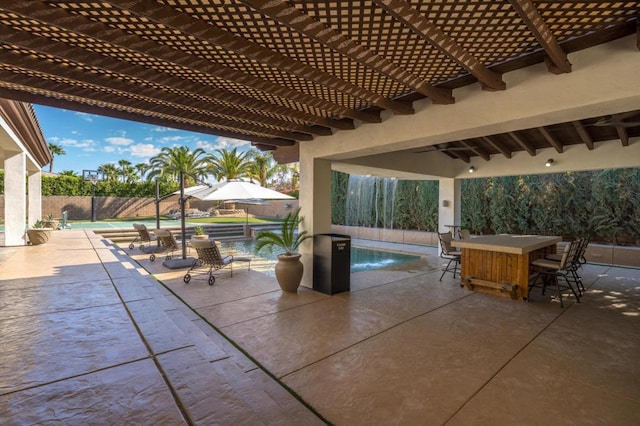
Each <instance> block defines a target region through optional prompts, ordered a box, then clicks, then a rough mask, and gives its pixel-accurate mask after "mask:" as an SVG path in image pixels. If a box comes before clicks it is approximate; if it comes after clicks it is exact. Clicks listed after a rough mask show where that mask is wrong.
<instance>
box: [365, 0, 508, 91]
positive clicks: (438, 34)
mask: <svg viewBox="0 0 640 426" xmlns="http://www.w3.org/2000/svg"><path fill="white" fill-rule="evenodd" d="M374 1H375V3H377V4H378V5H380V7H382V8H383V9H385V10H386V11H387V12H389V13H390V14H391V15H393V16H394V17H395V18H396V19H398V20H399V21H400V22H402V23H404V24H405V25H406V26H407V27H409V28H411V30H413V31H414V32H415V33H416V34H417V35H418V36H420V37H421V38H422V39H424V40H425V41H427V42H428V43H430V44H432V45H433V46H435V47H436V48H437V49H438V50H440V51H441V52H442V53H444V54H445V55H447V56H448V57H449V58H451V59H453V60H454V61H456V62H457V63H458V64H460V65H461V66H462V67H463V68H465V69H466V70H467V71H468V72H469V73H471V74H472V75H473V76H474V77H476V78H477V79H478V81H479V82H480V83H481V84H482V86H483V88H486V89H488V90H504V89H505V88H506V87H507V86H506V84H505V82H504V81H503V80H502V76H500V75H499V74H497V73H495V72H493V71H491V70H489V69H488V68H487V67H485V66H484V64H483V63H482V62H480V61H479V60H478V59H477V58H476V57H475V56H474V55H473V54H471V53H470V52H469V51H468V50H466V49H465V48H464V47H462V46H461V45H460V44H458V43H457V42H456V41H455V40H454V39H453V38H451V37H449V36H448V35H447V34H445V33H444V32H442V31H441V30H440V28H438V26H437V25H435V24H434V23H432V22H431V21H429V20H428V19H427V18H426V17H425V16H424V15H422V14H421V13H420V12H419V11H417V10H416V9H414V8H413V7H412V6H411V5H410V4H409V3H407V2H406V1H405V0H374Z"/></svg>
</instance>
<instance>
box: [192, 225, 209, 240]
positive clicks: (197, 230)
mask: <svg viewBox="0 0 640 426" xmlns="http://www.w3.org/2000/svg"><path fill="white" fill-rule="evenodd" d="M191 239H193V240H208V239H209V236H208V235H207V234H205V233H204V227H203V226H202V225H196V226H195V227H194V228H193V235H191Z"/></svg>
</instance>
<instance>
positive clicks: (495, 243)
mask: <svg viewBox="0 0 640 426" xmlns="http://www.w3.org/2000/svg"><path fill="white" fill-rule="evenodd" d="M560 241H562V237H559V236H543V235H512V234H499V235H485V236H480V237H476V238H470V239H466V240H454V241H452V243H451V245H453V246H454V247H458V248H460V249H462V258H461V261H460V269H461V274H460V280H461V285H462V286H464V287H467V288H468V289H470V290H475V291H482V292H485V293H492V294H499V295H506V296H509V297H511V298H512V299H521V300H527V293H528V290H529V274H530V272H529V263H530V262H531V261H533V260H535V259H539V258H541V257H544V256H545V255H546V254H549V253H555V251H556V244H557V243H559V242H560Z"/></svg>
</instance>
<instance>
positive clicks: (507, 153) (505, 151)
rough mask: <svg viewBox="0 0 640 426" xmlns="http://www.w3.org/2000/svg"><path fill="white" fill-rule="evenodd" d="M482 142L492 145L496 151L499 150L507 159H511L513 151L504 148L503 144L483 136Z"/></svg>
mask: <svg viewBox="0 0 640 426" xmlns="http://www.w3.org/2000/svg"><path fill="white" fill-rule="evenodd" d="M482 140H483V141H485V142H486V143H488V144H489V145H491V146H492V147H493V148H494V149H496V150H498V151H499V152H500V153H501V154H502V155H504V156H505V157H507V158H511V151H509V150H508V149H506V148H505V147H504V146H502V144H500V143H498V142H496V141H494V140H493V139H491V137H490V136H483V137H482Z"/></svg>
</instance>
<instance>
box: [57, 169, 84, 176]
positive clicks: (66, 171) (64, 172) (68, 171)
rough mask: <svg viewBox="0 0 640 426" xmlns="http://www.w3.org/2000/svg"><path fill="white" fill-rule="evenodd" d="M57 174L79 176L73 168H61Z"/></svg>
mask: <svg viewBox="0 0 640 426" xmlns="http://www.w3.org/2000/svg"><path fill="white" fill-rule="evenodd" d="M58 175H60V176H70V177H80V176H78V174H77V173H76V172H74V171H73V170H63V171H61V172H60V173H58Z"/></svg>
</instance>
